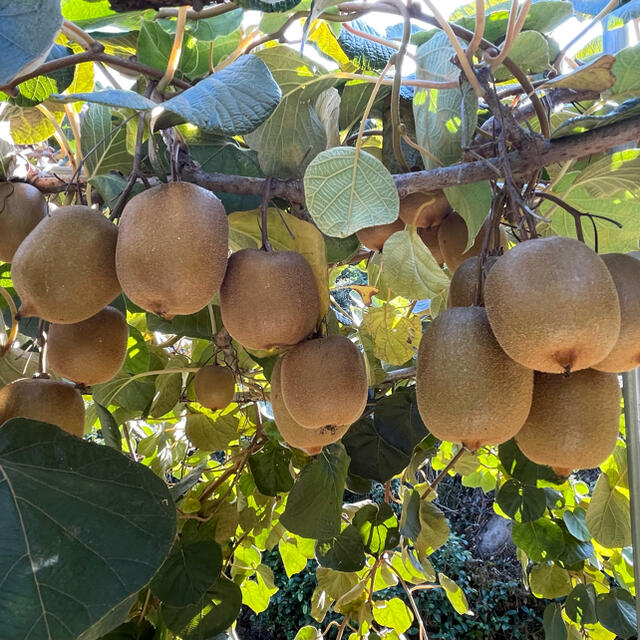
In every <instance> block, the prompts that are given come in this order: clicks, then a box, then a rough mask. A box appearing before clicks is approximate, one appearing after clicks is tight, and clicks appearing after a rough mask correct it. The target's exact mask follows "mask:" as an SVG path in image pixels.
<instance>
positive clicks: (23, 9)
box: [0, 0, 62, 86]
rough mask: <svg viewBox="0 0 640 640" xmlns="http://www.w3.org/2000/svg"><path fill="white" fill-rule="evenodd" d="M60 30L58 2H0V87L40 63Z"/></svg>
mask: <svg viewBox="0 0 640 640" xmlns="http://www.w3.org/2000/svg"><path fill="white" fill-rule="evenodd" d="M61 26H62V15H61V13H60V3H59V1H58V0H30V2H21V3H16V2H14V1H13V0H0V59H1V60H2V65H1V66H0V86H3V85H5V84H9V82H11V80H13V78H15V77H16V76H18V75H20V73H21V72H25V71H27V70H30V69H32V68H35V67H37V65H38V64H39V63H41V62H43V61H44V59H45V58H46V57H47V54H48V53H49V50H50V49H51V47H52V46H53V43H54V41H55V39H56V36H57V35H58V32H59V30H60V27H61Z"/></svg>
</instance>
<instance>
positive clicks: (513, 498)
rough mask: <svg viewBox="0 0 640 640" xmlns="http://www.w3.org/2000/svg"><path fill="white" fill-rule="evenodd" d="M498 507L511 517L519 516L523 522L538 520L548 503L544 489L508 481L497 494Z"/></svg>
mask: <svg viewBox="0 0 640 640" xmlns="http://www.w3.org/2000/svg"><path fill="white" fill-rule="evenodd" d="M496 502H497V503H498V506H499V507H500V508H501V509H502V510H503V511H504V512H505V513H506V514H507V515H508V516H509V517H510V518H515V516H516V515H518V516H519V518H520V521H521V522H530V521H531V520H537V519H538V518H540V517H542V515H543V514H544V512H545V510H546V508H547V503H546V497H545V493H544V490H543V489H540V488H538V487H532V486H530V485H526V484H522V483H521V482H519V481H517V480H507V481H506V482H505V483H504V484H503V485H502V486H501V487H500V489H499V490H498V492H497V493H496Z"/></svg>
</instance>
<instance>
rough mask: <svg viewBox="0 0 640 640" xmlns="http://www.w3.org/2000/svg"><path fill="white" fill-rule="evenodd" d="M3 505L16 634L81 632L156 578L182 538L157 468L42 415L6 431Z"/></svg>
mask: <svg viewBox="0 0 640 640" xmlns="http://www.w3.org/2000/svg"><path fill="white" fill-rule="evenodd" d="M34 442H37V443H38V445H37V446H33V443H34ZM0 503H1V504H0V512H2V514H3V523H2V539H3V542H2V548H3V554H2V558H1V559H0V575H2V576H3V578H4V580H6V581H7V584H10V585H11V590H10V591H9V592H7V593H6V594H5V597H3V598H2V599H0V619H1V620H2V625H3V628H4V629H5V630H7V629H11V635H12V636H13V637H21V638H26V637H30V638H32V639H33V640H48V639H50V638H52V637H57V638H63V637H64V638H76V637H78V636H80V635H81V634H82V633H83V632H84V631H86V630H88V629H89V628H90V627H92V626H93V625H94V624H96V623H98V621H99V620H100V619H101V618H102V617H103V616H105V615H106V614H107V613H108V612H109V611H110V610H111V609H114V608H116V607H118V605H119V604H120V603H122V602H123V601H125V600H128V599H129V598H130V596H131V595H133V594H135V593H136V592H137V591H138V590H139V589H141V588H142V587H143V586H144V585H145V584H147V582H148V581H149V580H150V578H151V577H152V575H153V574H154V573H155V571H156V570H157V568H158V567H159V566H160V564H161V563H162V561H163V560H164V558H165V556H166V555H167V552H168V550H169V547H170V545H171V543H172V541H173V537H174V535H175V526H176V525H175V510H174V507H173V502H172V500H171V497H170V495H169V492H168V490H167V487H166V485H165V484H164V482H163V481H162V480H160V479H159V478H158V477H157V476H155V475H154V474H153V473H152V472H151V471H150V470H149V469H146V468H145V467H144V466H142V465H139V464H136V463H134V462H133V461H132V460H130V459H129V458H128V457H126V456H123V455H122V454H120V453H119V452H117V451H114V450H113V449H111V448H109V447H103V446H99V445H95V444H90V443H88V442H85V441H83V440H80V439H79V438H76V437H74V436H70V435H68V434H67V433H65V432H63V431H62V430H60V429H58V428H57V427H54V426H52V425H49V424H45V423H42V422H36V421H33V420H25V419H22V418H18V419H14V420H9V421H7V422H5V423H4V425H2V427H1V428H0ZM126 613H127V612H126V611H124V612H123V617H122V618H121V619H120V620H117V621H115V622H114V624H113V626H114V627H115V626H117V625H118V624H120V623H121V622H123V621H124V616H126ZM52 634H53V635H52Z"/></svg>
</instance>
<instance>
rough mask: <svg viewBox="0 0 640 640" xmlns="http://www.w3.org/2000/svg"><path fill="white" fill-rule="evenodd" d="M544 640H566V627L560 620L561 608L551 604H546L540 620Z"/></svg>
mask: <svg viewBox="0 0 640 640" xmlns="http://www.w3.org/2000/svg"><path fill="white" fill-rule="evenodd" d="M542 624H543V627H544V637H545V640H567V625H566V624H565V621H564V620H563V619H562V607H561V606H560V605H559V604H557V603H555V602H553V603H551V604H548V605H547V606H546V608H545V610H544V615H543V618H542Z"/></svg>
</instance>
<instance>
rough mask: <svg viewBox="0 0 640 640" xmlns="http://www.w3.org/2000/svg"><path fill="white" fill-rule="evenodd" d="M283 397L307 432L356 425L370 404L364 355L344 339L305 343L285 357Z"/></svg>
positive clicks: (330, 338) (292, 414) (330, 337)
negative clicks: (368, 403) (331, 426)
mask: <svg viewBox="0 0 640 640" xmlns="http://www.w3.org/2000/svg"><path fill="white" fill-rule="evenodd" d="M282 395H283V396H284V401H285V404H286V406H287V410H288V411H289V413H290V414H291V416H292V418H293V419H294V420H295V421H296V422H297V423H298V424H300V425H302V426H303V427H306V428H307V429H314V428H315V429H317V428H319V427H325V426H327V425H343V424H351V423H353V422H355V421H356V420H357V419H358V418H359V417H360V416H361V415H362V412H363V411H364V408H365V405H366V403H367V373H366V370H365V366H364V360H363V357H362V354H361V353H360V351H359V350H358V348H357V347H356V346H355V345H354V344H353V342H351V340H349V339H348V338H345V337H344V336H329V337H327V338H318V339H316V340H308V341H307V342H302V343H301V344H299V345H297V346H296V347H294V348H293V349H291V351H289V352H288V353H287V354H286V355H284V356H283V358H282Z"/></svg>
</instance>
